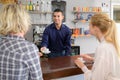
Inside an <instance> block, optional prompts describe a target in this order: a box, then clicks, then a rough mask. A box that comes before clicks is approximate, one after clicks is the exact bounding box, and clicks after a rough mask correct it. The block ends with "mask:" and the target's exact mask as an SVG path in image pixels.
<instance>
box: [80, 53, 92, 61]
mask: <svg viewBox="0 0 120 80" xmlns="http://www.w3.org/2000/svg"><path fill="white" fill-rule="evenodd" d="M80 57H82V58H83V60H85V61H87V62H89V61H94V58H93V57H91V56H89V55H87V54H80Z"/></svg>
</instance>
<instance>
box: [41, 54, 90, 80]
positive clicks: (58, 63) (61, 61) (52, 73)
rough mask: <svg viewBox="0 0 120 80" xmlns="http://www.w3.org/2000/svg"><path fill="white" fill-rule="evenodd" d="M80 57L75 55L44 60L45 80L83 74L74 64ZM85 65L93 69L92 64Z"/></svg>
mask: <svg viewBox="0 0 120 80" xmlns="http://www.w3.org/2000/svg"><path fill="white" fill-rule="evenodd" d="M78 57H80V56H79V55H75V56H64V57H56V58H46V59H42V60H41V67H42V72H43V78H44V80H50V79H55V78H61V77H66V76H72V75H76V74H82V73H83V72H82V70H81V69H80V68H78V67H77V66H76V65H75V63H74V60H75V59H77V58H78ZM85 65H86V66H87V67H88V68H89V69H91V67H92V63H87V62H86V63H85Z"/></svg>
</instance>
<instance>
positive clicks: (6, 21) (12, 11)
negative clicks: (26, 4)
mask: <svg viewBox="0 0 120 80" xmlns="http://www.w3.org/2000/svg"><path fill="white" fill-rule="evenodd" d="M30 25H31V21H30V16H29V14H28V13H27V12H26V11H25V10H24V9H23V8H22V7H21V6H19V5H17V4H6V5H4V6H3V7H2V9H1V12H0V34H2V35H8V34H10V33H14V34H16V33H21V32H24V33H26V32H27V31H28V29H29V26H30Z"/></svg>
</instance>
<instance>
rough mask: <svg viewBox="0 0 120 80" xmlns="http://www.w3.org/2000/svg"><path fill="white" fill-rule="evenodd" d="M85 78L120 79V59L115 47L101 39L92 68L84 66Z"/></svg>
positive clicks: (98, 79) (93, 79) (96, 79)
mask: <svg viewBox="0 0 120 80" xmlns="http://www.w3.org/2000/svg"><path fill="white" fill-rule="evenodd" d="M82 70H83V72H84V79H85V80H120V59H119V58H118V56H117V52H116V49H115V47H114V46H113V45H112V44H111V43H108V42H106V41H105V40H103V41H101V42H100V44H99V46H98V47H97V49H96V53H95V61H94V64H93V67H92V70H88V69H87V67H86V66H84V67H83V68H82Z"/></svg>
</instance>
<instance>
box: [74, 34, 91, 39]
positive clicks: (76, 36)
mask: <svg viewBox="0 0 120 80" xmlns="http://www.w3.org/2000/svg"><path fill="white" fill-rule="evenodd" d="M72 37H73V38H78V37H93V36H92V35H91V34H87V35H85V34H80V35H75V34H72Z"/></svg>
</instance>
